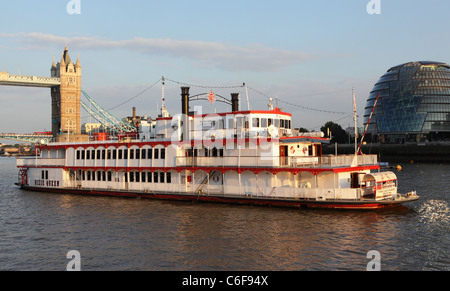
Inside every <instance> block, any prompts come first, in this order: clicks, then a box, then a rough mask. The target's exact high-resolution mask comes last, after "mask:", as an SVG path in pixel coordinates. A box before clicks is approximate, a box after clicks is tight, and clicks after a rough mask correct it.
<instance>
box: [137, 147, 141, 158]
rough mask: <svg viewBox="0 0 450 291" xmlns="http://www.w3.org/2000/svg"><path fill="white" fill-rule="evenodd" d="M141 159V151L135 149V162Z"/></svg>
mask: <svg viewBox="0 0 450 291" xmlns="http://www.w3.org/2000/svg"><path fill="white" fill-rule="evenodd" d="M140 158H141V149H136V160H139V159H140Z"/></svg>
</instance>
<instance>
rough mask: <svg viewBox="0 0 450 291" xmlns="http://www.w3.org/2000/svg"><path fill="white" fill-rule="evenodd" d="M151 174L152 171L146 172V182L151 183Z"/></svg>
mask: <svg viewBox="0 0 450 291" xmlns="http://www.w3.org/2000/svg"><path fill="white" fill-rule="evenodd" d="M152 176H153V173H152V172H148V173H147V182H148V183H151V182H152Z"/></svg>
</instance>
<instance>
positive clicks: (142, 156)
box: [141, 149, 147, 160]
mask: <svg viewBox="0 0 450 291" xmlns="http://www.w3.org/2000/svg"><path fill="white" fill-rule="evenodd" d="M146 153H147V151H146V150H145V149H142V155H141V158H142V159H143V160H145V159H146V155H145V154H146Z"/></svg>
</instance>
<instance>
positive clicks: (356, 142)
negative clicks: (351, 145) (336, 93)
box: [352, 88, 358, 155]
mask: <svg viewBox="0 0 450 291" xmlns="http://www.w3.org/2000/svg"><path fill="white" fill-rule="evenodd" d="M352 91H353V120H354V122H355V155H357V154H358V127H357V118H358V115H357V114H356V99H355V88H352Z"/></svg>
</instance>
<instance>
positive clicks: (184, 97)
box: [181, 87, 189, 140]
mask: <svg viewBox="0 0 450 291" xmlns="http://www.w3.org/2000/svg"><path fill="white" fill-rule="evenodd" d="M181 113H182V114H183V120H182V122H183V126H182V132H181V140H187V139H188V138H187V137H188V132H189V87H181Z"/></svg>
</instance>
